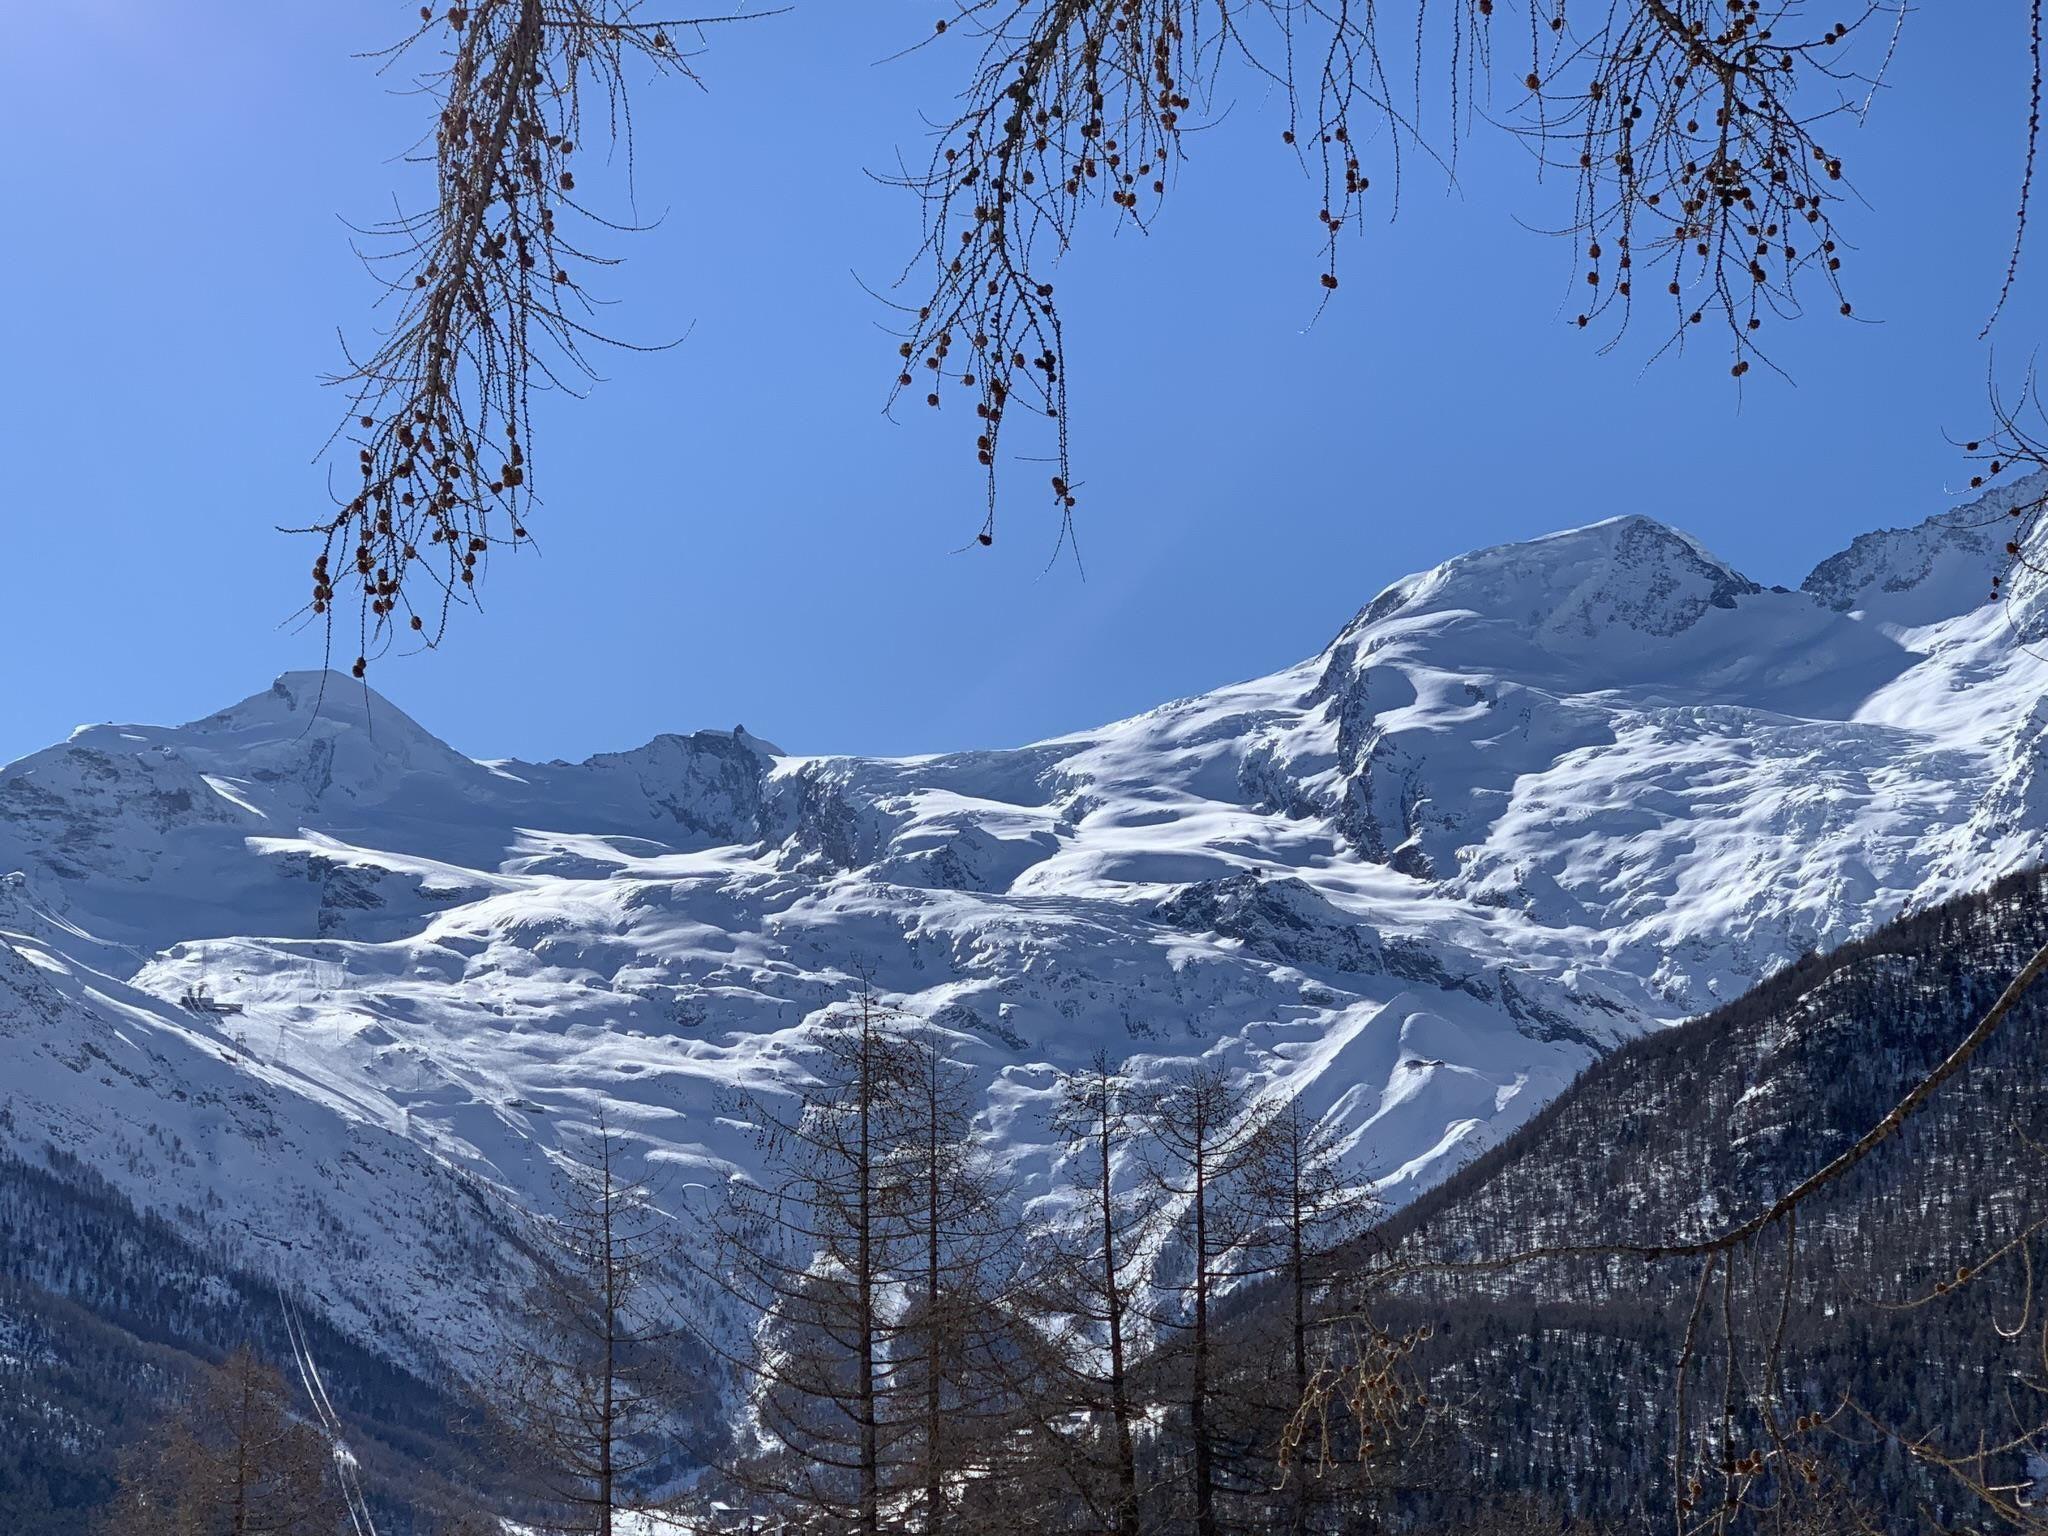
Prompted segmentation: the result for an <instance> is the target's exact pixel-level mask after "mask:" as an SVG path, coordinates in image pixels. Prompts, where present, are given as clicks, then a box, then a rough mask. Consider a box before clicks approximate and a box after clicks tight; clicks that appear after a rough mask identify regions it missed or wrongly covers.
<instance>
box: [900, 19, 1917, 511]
mask: <svg viewBox="0 0 2048 1536" xmlns="http://www.w3.org/2000/svg"><path fill="white" fill-rule="evenodd" d="M1384 3H1385V0H961V3H959V4H958V7H957V11H956V14H955V15H953V16H952V17H950V18H948V19H945V20H941V21H940V22H939V23H938V24H937V31H938V34H940V36H941V37H957V36H960V35H963V34H964V35H967V36H970V37H972V38H974V39H975V40H976V42H977V44H978V46H979V49H980V52H979V57H978V59H977V61H976V63H975V66H974V71H973V74H972V76H971V78H970V80H969V83H968V86H967V88H966V90H965V91H964V92H963V94H962V97H961V103H960V107H959V109H958V111H957V112H956V113H955V114H954V115H953V116H952V117H951V119H950V120H948V121H946V122H944V123H942V124H941V125H940V126H939V128H938V130H937V133H936V137H935V141H934V147H933V151H932V156H931V159H930V162H929V164H928V166H927V167H926V168H925V169H924V170H923V171H922V172H919V173H914V174H907V175H904V176H901V177H898V178H895V180H896V181H897V183H898V184H899V185H902V186H905V187H908V188H909V189H910V190H912V191H913V192H914V193H915V194H916V195H917V196H918V197H919V198H920V200H921V202H922V204H923V208H924V215H925V217H924V240H923V243H922V245H921V247H920V248H919V251H918V254H917V256H916V258H914V260H913V262H912V265H911V268H910V269H909V270H908V271H907V272H906V274H905V277H906V280H908V279H909V278H910V277H911V276H912V274H913V273H916V272H919V271H921V272H922V273H923V274H924V275H925V280H926V281H927V282H928V286H927V287H926V288H925V290H924V291H925V292H926V293H927V294H928V297H926V298H925V299H924V300H923V301H922V302H921V303H919V304H918V305H916V306H915V307H909V308H906V309H905V310H904V314H905V315H906V317H907V318H906V323H905V325H904V328H903V331H902V333H901V336H900V339H899V341H898V345H897V353H898V356H899V359H900V368H899V372H898V374H897V378H896V384H895V388H894V391H893V393H892V395H891V404H892V405H893V404H894V403H895V402H896V401H897V400H898V399H901V398H903V397H905V396H909V395H915V394H922V395H923V396H924V399H925V403H926V404H927V405H928V406H932V407H936V406H938V405H939V404H940V403H941V401H942V399H943V398H944V397H945V394H946V392H947V390H948V388H949V387H952V388H957V389H959V390H963V391H965V392H966V393H967V396H968V398H970V399H971V400H972V401H973V404H974V413H975V427H974V431H975V456H976V460H977V462H978V463H979V464H980V466H981V467H982V468H983V470H984V471H985V473H986V477H987V486H988V506H987V510H986V513H985V515H984V518H983V521H982V525H981V529H980V532H979V534H978V535H977V537H978V539H979V541H980V542H981V543H982V544H988V543H991V542H993V539H994V534H995V500H996V488H997V481H998V468H999V466H998V459H999V455H1000V453H1001V448H1002V442H1003V433H1004V428H1005V425H1006V424H1007V423H1008V421H1009V419H1010V418H1011V417H1012V416H1013V415H1015V414H1016V413H1017V412H1018V411H1020V410H1021V411H1023V412H1024V414H1025V415H1026V416H1027V417H1028V418H1040V419H1042V420H1044V421H1045V422H1048V423H1049V424H1050V426H1051V449H1052V452H1051V455H1050V457H1051V460H1052V464H1053V473H1052V475H1051V477H1050V479H1051V490H1052V496H1053V507H1054V510H1055V511H1056V512H1057V513H1058V516H1059V529H1060V534H1059V536H1060V539H1061V540H1062V541H1064V540H1065V539H1066V538H1067V537H1069V536H1070V535H1071V533H1072V531H1073V523H1072V514H1073V511H1074V506H1075V489H1074V487H1075V481H1074V475H1073V469H1072V464H1071V459H1070V454H1069V442H1068V436H1067V424H1068V419H1069V416H1068V397H1067V383H1068V368H1067V356H1066V347H1065V337H1064V332H1063V329H1062V325H1061V319H1060V312H1059V309H1058V307H1057V304H1056V303H1055V299H1054V293H1053V283H1052V279H1051V271H1052V268H1053V266H1054V265H1055V264H1056V263H1057V261H1058V259H1059V258H1060V257H1061V256H1062V255H1063V254H1064V253H1065V252H1066V251H1067V250H1068V248H1069V247H1070V246H1071V245H1072V243H1073V242H1074V241H1075V239H1077V238H1078V236H1079V233H1080V229H1081V226H1082V224H1083V222H1084V221H1085V220H1086V219H1088V218H1090V217H1094V216H1096V213H1095V210H1097V209H1098V208H1100V209H1104V210H1106V213H1105V214H1103V215H1102V216H1105V217H1107V218H1108V219H1109V220H1111V221H1112V222H1113V223H1116V224H1121V225H1128V226H1130V227H1131V228H1133V229H1135V230H1138V231H1140V232H1143V231H1146V230H1149V229H1150V228H1151V226H1152V222H1153V220H1154V218H1155V217H1156V215H1157V213H1158V212H1159V209H1160V207H1161V205H1162V204H1163V202H1164V200H1165V198H1166V195H1167V193H1168V191H1169V189H1170V188H1171V187H1172V186H1173V184H1174V182H1175V180H1176V179H1177V177H1178V175H1179V172H1180V170H1181V167H1182V162H1183V160H1184V158H1185V137H1186V134H1187V132H1188V130H1189V129H1190V128H1191V127H1194V126H1198V125H1199V124H1198V117H1197V114H1200V116H1201V120H1210V119H1213V118H1214V117H1216V116H1218V115H1220V113H1219V112H1218V110H1217V99H1218V93H1219V89H1220V88H1221V86H1222V85H1224V84H1225V83H1227V81H1228V78H1229V71H1230V70H1231V69H1233V68H1236V69H1241V70H1243V71H1245V72H1246V73H1247V74H1248V75H1249V76H1250V78H1251V79H1252V80H1254V81H1258V82H1263V83H1265V84H1268V85H1270V86H1272V87H1273V88H1274V89H1275V91H1276V93H1277V94H1278V95H1279V97H1280V98H1281V100H1282V101H1283V103H1284V105H1285V112H1286V125H1285V127H1284V128H1283V129H1282V131H1281V135H1280V136H1281V140H1282V143H1283V145H1284V146H1286V147H1287V152H1288V153H1290V154H1291V155H1292V156H1293V157H1295V158H1296V159H1297V161H1299V162H1300V163H1302V164H1303V165H1305V167H1306V169H1307V170H1308V172H1309V176H1310V179H1311V182H1312V183H1314V184H1316V185H1317V186H1318V188H1319V192H1320V197H1319V199H1318V204H1319V205H1318V206H1317V208H1316V218H1317V220H1318V222H1319V224H1320V226H1321V228H1320V244H1321V245H1322V248H1323V257H1322V261H1321V268H1320V271H1319V272H1318V274H1317V280H1318V282H1319V284H1320V286H1321V289H1322V294H1321V301H1322V302H1328V300H1329V298H1330V296H1331V295H1332V294H1333V293H1334V292H1335V291H1336V289H1337V286H1338V274H1337V254H1338V238H1337V237H1338V234H1339V232H1340V231H1342V230H1343V229H1345V228H1346V227H1347V226H1348V225H1352V224H1354V223H1355V222H1356V220H1357V219H1358V217H1359V216H1360V215H1361V214H1362V213H1363V211H1364V206H1365V198H1366V194H1367V193H1368V191H1369V190H1370V189H1371V186H1372V178H1371V169H1372V168H1371V167H1369V166H1368V165H1367V163H1366V161H1365V158H1364V156H1365V151H1364V149H1363V148H1362V146H1363V145H1365V144H1366V143H1368V142H1370V143H1371V144H1372V145H1373V146H1374V149H1375V153H1376V156H1377V158H1378V160H1379V161H1380V163H1381V166H1382V168H1383V170H1384V172H1386V173H1389V174H1388V182H1389V186H1390V189H1391V190H1393V191H1398V188H1399V182H1400V173H1401V167H1402V164H1403V161H1404V157H1405V156H1407V155H1409V154H1411V153H1414V152H1418V151H1419V152H1422V153H1425V154H1431V155H1432V156H1433V157H1434V158H1436V159H1437V160H1438V161H1439V162H1440V163H1441V164H1443V165H1444V167H1445V169H1446V172H1447V173H1448V172H1449V171H1450V169H1451V167H1452V166H1453V165H1454V164H1455V162H1456V157H1457V153H1458V144H1459V140H1460V137H1461V134H1462V132H1463V131H1464V130H1465V128H1466V126H1467V125H1466V122H1465V119H1466V118H1467V117H1468V116H1469V115H1470V114H1471V113H1472V112H1474V111H1475V110H1476V106H1475V100H1476V98H1477V96H1478V94H1479V90H1480V82H1479V81H1478V78H1477V77H1478V76H1479V75H1480V74H1481V73H1483V72H1485V71H1487V70H1489V69H1490V67H1491V64H1492V60H1493V57H1494V45H1493V40H1492V37H1491V28H1492V25H1493V18H1494V15H1495V11H1496V0H1458V3H1457V4H1455V5H1453V6H1451V7H1449V8H1447V10H1446V11H1445V12H1443V13H1441V14H1443V15H1444V17H1445V23H1444V25H1445V26H1446V27H1447V29H1448V39H1447V44H1446V45H1445V46H1446V53H1447V57H1446V62H1447V66H1448V71H1449V76H1450V88H1449V92H1448V98H1447V99H1448V104H1449V117H1450V121H1449V124H1448V127H1447V130H1446V136H1447V140H1448V142H1447V144H1446V145H1445V147H1444V149H1443V151H1442V152H1441V153H1439V152H1436V151H1433V150H1431V148H1430V146H1429V145H1428V143H1427V141H1426V139H1425V137H1424V136H1423V134H1422V133H1421V132H1420V130H1419V128H1418V126H1417V125H1418V124H1419V123H1420V122H1421V121H1422V119H1423V109H1422V99H1423V82H1424V79H1425V77H1426V54H1427V53H1428V51H1429V49H1430V48H1432V47H1434V46H1437V45H1435V44H1431V43H1428V42H1426V40H1425V37H1424V29H1423V26H1422V22H1423V21H1424V20H1426V19H1427V11H1426V8H1424V9H1419V10H1418V11H1417V12H1416V15H1415V16H1414V17H1407V16H1406V12H1405V8H1404V12H1403V15H1404V19H1405V20H1412V21H1413V22H1414V24H1415V25H1414V30H1415V56H1414V60H1413V84H1412V88H1408V89H1404V91H1403V92H1402V94H1401V95H1399V96H1398V97H1397V95H1396V92H1395V90H1394V89H1393V87H1392V85H1391V83H1390V81H1391V72H1390V70H1389V67H1388V62H1387V59H1386V57H1385V54H1384V53H1383V50H1382V47H1381V42H1380V36H1381V34H1380V21H1381V14H1380V12H1381V6H1382V4H1384ZM1810 9H1811V7H1809V5H1808V4H1807V3H1806V0H1776V3H1774V4H1768V5H1767V4H1766V3H1764V0H1609V3H1608V5H1607V7H1606V9H1605V10H1604V12H1602V11H1598V10H1595V12H1594V19H1593V21H1592V23H1591V25H1590V26H1589V27H1588V28H1586V29H1584V30H1580V29H1575V28H1574V26H1573V25H1572V24H1571V23H1570V21H1569V19H1568V17H1567V7H1566V5H1565V4H1564V0H1532V5H1531V9H1530V12H1529V18H1528V20H1529V64H1528V69H1527V72H1526V73H1525V74H1524V75H1523V76H1522V78H1521V81H1520V85H1519V91H1520V95H1519V100H1518V102H1517V104H1516V105H1515V107H1514V109H1513V111H1512V113H1511V114H1510V116H1509V118H1508V120H1507V124H1506V126H1508V127H1509V129H1510V131H1512V132H1514V133H1515V134H1517V135H1518V136H1519V137H1520V138H1521V139H1522V140H1523V141H1524V142H1526V143H1527V144H1529V145H1530V146H1531V147H1532V148H1533V150H1534V152H1535V157H1536V160H1537V162H1538V165H1539V168H1549V167H1569V168H1570V169H1571V170H1572V171H1573V172H1574V173H1575V174H1576V177H1577V187H1578V190H1577V194H1576V198H1575V203H1574V210H1573V217H1572V220H1571V222H1570V223H1569V224H1568V225H1567V226H1565V228H1564V229H1562V230H1560V231H1557V233H1561V234H1565V235H1567V236H1569V237H1570V238H1571V239H1572V240H1573V242H1574V244H1575V245H1576V246H1578V247H1579V248H1581V249H1582V251H1583V253H1584V256H1585V259H1586V262H1587V266H1586V268H1585V269H1584V282H1585V285H1586V287H1589V288H1590V289H1591V290H1592V295H1591V297H1590V299H1589V301H1588V302H1587V303H1586V304H1585V305H1584V307H1583V308H1582V309H1579V312H1578V313H1577V314H1576V316H1575V321H1576V323H1577V324H1578V325H1579V326H1581V327H1590V326H1592V325H1593V323H1594V322H1595V321H1596V320H1599V319H1602V318H1606V319H1608V320H1610V321H1612V322H1613V325H1612V334H1611V335H1609V337H1608V339H1607V341H1606V342H1605V345H1606V346H1612V345H1613V344H1614V341H1615V340H1616V339H1618V337H1619V335H1620V334H1621V332H1622V331H1623V330H1624V329H1625V328H1626V325H1627V323H1628V320H1629V319H1630V317H1631V315H1632V314H1633V311H1634V304H1635V298H1636V287H1635V285H1636V283H1637V281H1638V280H1639V277H1638V272H1639V270H1652V271H1656V272H1657V273H1659V274H1660V275H1661V276H1662V278H1663V280H1664V282H1665V288H1666V293H1667V295H1668V297H1669V298H1670V299H1671V301H1672V305H1673V312H1674V315H1675V317H1676V321H1675V325H1674V328H1673V332H1672V335H1671V338H1670V340H1669V341H1667V343H1666V346H1670V345H1675V344H1678V343H1680V342H1682V340H1683V339H1684V337H1685V335H1686V334H1687V332H1688V331H1689V330H1690V329H1691V328H1692V327H1694V326H1697V325H1699V324H1701V323H1703V322H1704V320H1705V319H1706V317H1707V315H1708V314H1709V313H1713V314H1716V315H1718V316H1719V317H1720V319H1721V320H1722V322H1723V323H1724V324H1725V326H1726V329H1727V332H1728V337H1729V346H1730V350H1731V354H1732V357H1731V372H1732V373H1733V375H1734V376H1735V377H1737V378H1740V377H1742V376H1743V375H1744V374H1746V373H1747V372H1748V371H1749V369H1750V366H1751V363H1752V361H1754V360H1755V359H1757V358H1758V357H1760V355H1761V354H1760V353H1759V352H1758V351H1757V335H1756V333H1757V332H1758V331H1759V330H1760V329H1761V328H1762V326H1763V324H1764V321H1765V319H1766V318H1767V317H1772V316H1782V317H1790V316H1792V315H1795V314H1797V313H1798V312H1799V308H1800V303H1801V300H1800V297H1799V295H1800V293H1801V292H1802V291H1803V288H1804V286H1805V281H1806V279H1808V278H1809V277H1814V278H1818V280H1819V281H1820V283H1821V284H1822V286H1823V287H1824V288H1825V289H1826V291H1827V293H1828V294H1829V296H1830V299H1831V301H1832V302H1833V303H1834V305H1835V306H1836V308H1837V309H1838V310H1839V312H1840V313H1841V314H1843V315H1848V314H1851V313H1853V306H1852V305H1851V303H1850V301H1849V300H1848V298H1847V297H1846V296H1845V295H1844V292H1843V289H1842V286H1841V278H1840V272H1841V266H1842V257H1841V254H1840V248H1841V247H1840V241H1839V239H1838V236H1837V230H1836V227H1835V222H1834V208H1835V205H1836V204H1837V202H1839V201H1840V200H1841V199H1842V198H1844V197H1845V196H1847V189H1846V183H1845V181H1844V179H1843V178H1844V172H1843V162H1842V158H1841V156H1840V155H1839V154H1837V153H1835V152H1834V151H1833V150H1832V149H1831V148H1829V147H1826V146H1824V145H1823V144H1822V143H1821V141H1820V140H1819V139H1818V138H1817V137H1816V134H1817V132H1818V130H1819V127H1820V125H1822V124H1824V123H1826V122H1827V121H1829V120H1830V119H1832V118H1834V117H1836V116H1839V115H1842V114H1852V115H1853V114H1854V113H1855V112H1856V111H1857V97H1858V95H1859V94H1862V95H1867V94H1868V93H1869V91H1870V90H1871V89H1873V88H1874V86H1875V84H1876V80H1877V75H1875V74H1859V73H1857V72H1856V71H1855V70H1854V69H1853V68H1852V67H1851V66H1850V65H1849V63H1847V62H1846V58H1847V55H1848V53H1849V52H1850V50H1849V49H1847V48H1846V47H1845V45H1846V44H1847V43H1849V42H1850V40H1851V39H1852V38H1853V37H1854V35H1855V34H1856V33H1858V32H1859V31H1860V30H1861V29H1862V28H1863V27H1864V26H1865V25H1866V23H1868V22H1869V21H1870V20H1871V19H1872V18H1873V17H1876V16H1878V15H1880V14H1890V13H1892V12H1894V11H1896V9H1897V7H1896V5H1894V4H1892V3H1891V0H1883V3H1870V4H1866V5H1865V6H1863V7H1862V8H1860V9H1859V10H1857V11H1856V12H1854V13H1852V16H1853V19H1851V20H1850V21H1848V22H1839V21H1836V20H1834V19H1832V13H1829V19H1827V20H1826V21H1825V22H1823V21H1820V20H1814V21H1812V22H1810V23H1809V22H1807V19H1806V18H1807V15H1808V12H1809V10H1810ZM1574 14H1576V12H1574ZM937 40H938V39H934V41H937ZM1889 56H1890V54H1889V49H1887V50H1886V53H1885V55H1884V57H1885V59H1889ZM1881 71H1882V65H1881V64H1880V65H1879V66H1878V73H1879V74H1881ZM1852 86H1853V87H1855V88H1856V89H1855V90H1853V91H1852V89H1851V87H1852ZM1198 103H1199V105H1198ZM1393 207H1394V201H1393V199H1392V198H1391V197H1390V198H1389V214H1390V216H1391V213H1392V211H1393ZM1145 302H1147V301H1144V300H1141V301H1140V303H1141V305H1142V304H1144V303H1145ZM1574 307H1575V308H1577V306H1574ZM1660 350H1661V349H1660Z"/></svg>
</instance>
